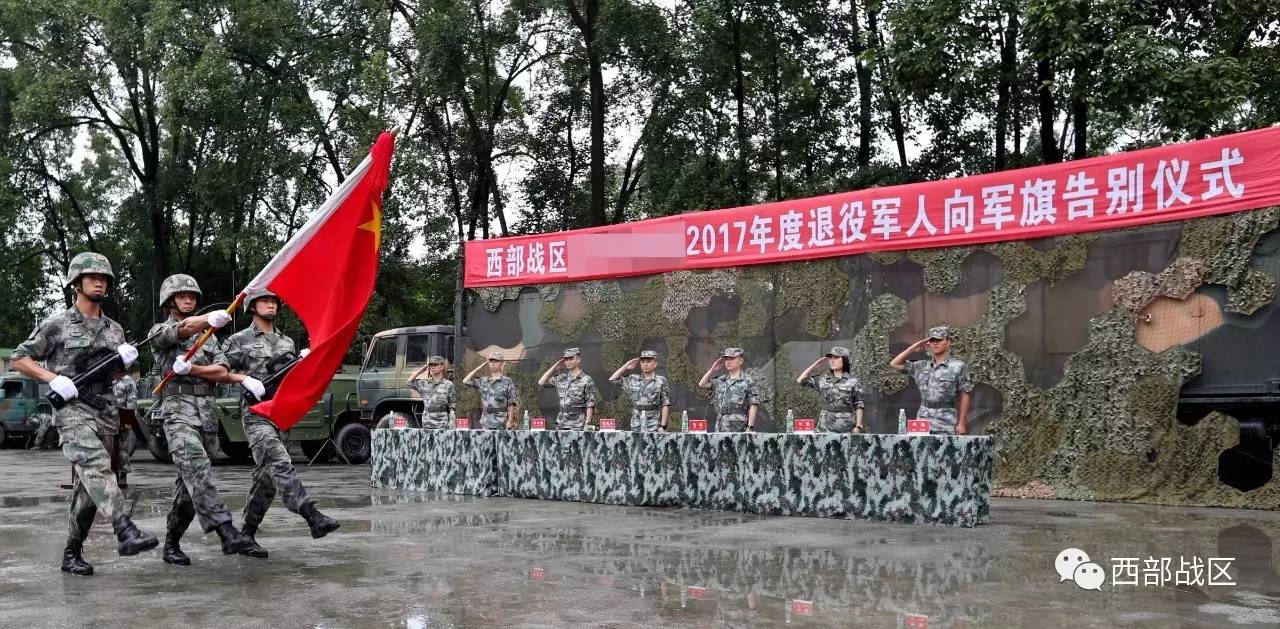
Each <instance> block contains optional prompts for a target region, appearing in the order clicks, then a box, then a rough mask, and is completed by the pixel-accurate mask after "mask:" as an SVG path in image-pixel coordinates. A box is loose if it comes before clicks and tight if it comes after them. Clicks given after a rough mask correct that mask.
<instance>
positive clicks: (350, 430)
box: [337, 424, 373, 465]
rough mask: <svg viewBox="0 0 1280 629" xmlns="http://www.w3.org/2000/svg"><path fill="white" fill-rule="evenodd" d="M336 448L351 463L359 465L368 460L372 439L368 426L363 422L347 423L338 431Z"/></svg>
mask: <svg viewBox="0 0 1280 629" xmlns="http://www.w3.org/2000/svg"><path fill="white" fill-rule="evenodd" d="M337 442H338V449H340V450H341V451H342V454H343V456H345V457H346V458H347V460H348V461H350V462H351V463H352V465H359V464H361V463H364V462H365V461H368V460H369V454H370V448H372V447H373V440H372V438H371V436H370V434H369V428H368V427H367V426H365V425H364V424H347V425H346V426H343V427H342V429H341V430H339V431H338V438H337Z"/></svg>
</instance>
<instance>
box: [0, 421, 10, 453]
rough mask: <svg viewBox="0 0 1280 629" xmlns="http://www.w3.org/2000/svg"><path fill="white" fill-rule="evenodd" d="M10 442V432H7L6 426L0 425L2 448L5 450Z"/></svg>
mask: <svg viewBox="0 0 1280 629" xmlns="http://www.w3.org/2000/svg"><path fill="white" fill-rule="evenodd" d="M8 440H9V431H8V430H5V428H4V424H0V448H3V447H4V444H5V442H6V441H8Z"/></svg>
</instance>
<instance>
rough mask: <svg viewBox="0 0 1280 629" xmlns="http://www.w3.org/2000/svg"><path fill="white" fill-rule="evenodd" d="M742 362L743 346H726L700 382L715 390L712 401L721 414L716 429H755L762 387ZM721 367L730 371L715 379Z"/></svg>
mask: <svg viewBox="0 0 1280 629" xmlns="http://www.w3.org/2000/svg"><path fill="white" fill-rule="evenodd" d="M742 364H743V358H742V348H741V347H726V348H725V349H724V353H723V354H721V355H720V357H719V358H717V359H716V362H715V363H712V365H711V368H710V369H708V370H707V373H705V374H702V379H701V380H699V381H698V386H699V387H702V388H703V389H711V397H712V403H713V404H714V405H715V407H716V413H717V415H718V417H717V418H716V432H742V431H743V430H747V431H751V432H754V431H755V429H756V409H757V408H758V407H759V404H760V389H759V388H758V387H757V386H756V381H755V380H754V379H752V378H751V376H748V375H747V374H745V373H743V371H742ZM721 367H723V368H724V370H725V371H726V372H727V373H726V374H725V375H723V376H716V377H715V378H714V379H713V378H712V377H711V374H713V373H715V372H716V371H717V370H719V369H720V368H721Z"/></svg>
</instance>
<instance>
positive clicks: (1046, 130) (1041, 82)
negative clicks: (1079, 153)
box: [1036, 53, 1062, 164]
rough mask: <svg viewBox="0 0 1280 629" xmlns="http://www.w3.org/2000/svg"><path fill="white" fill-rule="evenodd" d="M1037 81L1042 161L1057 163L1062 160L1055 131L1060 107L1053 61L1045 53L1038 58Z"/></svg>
mask: <svg viewBox="0 0 1280 629" xmlns="http://www.w3.org/2000/svg"><path fill="white" fill-rule="evenodd" d="M1036 83H1037V85H1038V87H1037V90H1036V94H1037V96H1038V99H1039V105H1040V151H1041V162H1042V163H1045V164H1056V163H1058V162H1060V161H1062V155H1061V154H1060V153H1058V141H1057V140H1058V139H1057V138H1056V137H1054V132H1053V125H1054V121H1055V120H1056V119H1057V113H1058V109H1057V107H1056V106H1055V105H1054V102H1053V61H1052V60H1050V59H1049V58H1048V57H1047V56H1045V53H1041V56H1040V58H1038V59H1036Z"/></svg>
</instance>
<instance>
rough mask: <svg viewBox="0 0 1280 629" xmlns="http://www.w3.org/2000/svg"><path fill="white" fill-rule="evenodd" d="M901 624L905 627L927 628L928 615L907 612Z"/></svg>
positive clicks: (911, 628) (913, 628) (912, 628)
mask: <svg viewBox="0 0 1280 629" xmlns="http://www.w3.org/2000/svg"><path fill="white" fill-rule="evenodd" d="M902 624H903V626H904V627H907V629H929V617H928V616H926V615H924V614H907V617H906V619H905V620H904V621H903V623H902Z"/></svg>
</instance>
